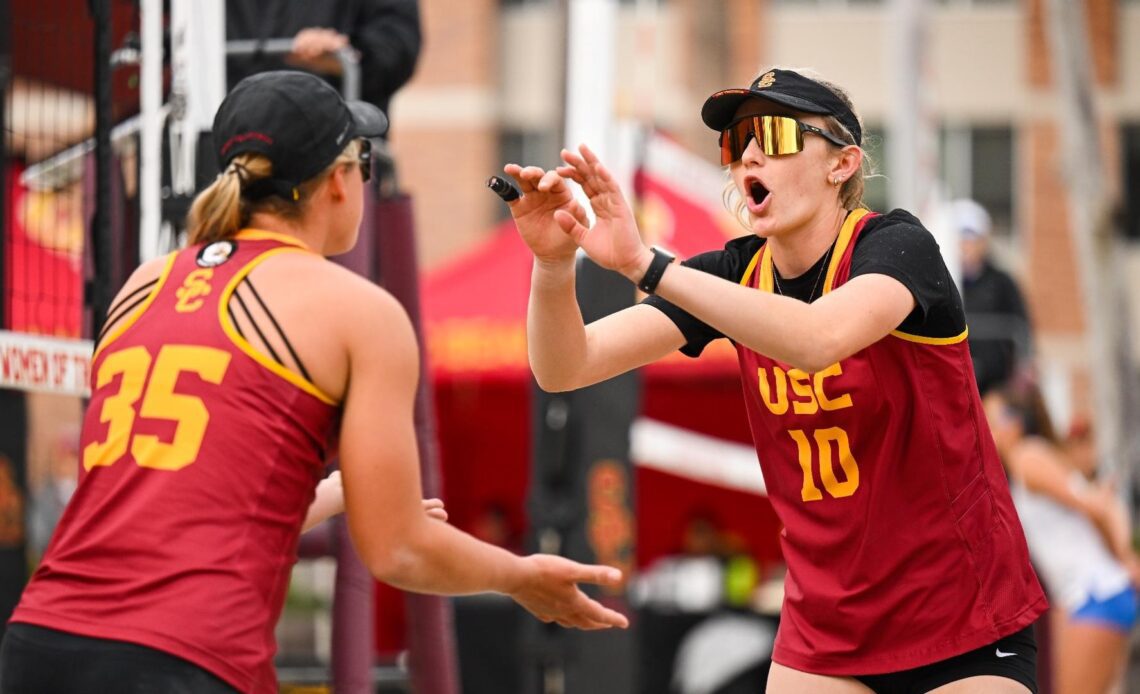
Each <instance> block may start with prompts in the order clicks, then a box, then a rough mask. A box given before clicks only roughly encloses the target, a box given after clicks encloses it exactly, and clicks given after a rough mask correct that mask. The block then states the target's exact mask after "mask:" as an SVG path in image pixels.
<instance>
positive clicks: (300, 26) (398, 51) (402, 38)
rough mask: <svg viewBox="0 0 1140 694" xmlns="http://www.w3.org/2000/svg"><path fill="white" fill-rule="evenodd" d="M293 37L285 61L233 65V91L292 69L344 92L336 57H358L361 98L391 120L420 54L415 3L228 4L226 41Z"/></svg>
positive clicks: (272, 58) (244, 0) (235, 61)
mask: <svg viewBox="0 0 1140 694" xmlns="http://www.w3.org/2000/svg"><path fill="white" fill-rule="evenodd" d="M290 37H292V38H293V52H292V53H290V54H289V55H287V56H278V55H255V56H250V57H241V58H239V57H233V58H230V59H229V61H228V70H227V72H228V75H227V77H228V81H229V84H231V85H232V84H236V83H237V82H238V81H239V80H241V79H242V78H243V77H247V76H249V75H252V74H254V73H256V72H264V71H266V70H280V69H283V68H294V69H301V70H308V71H309V72H314V73H316V74H319V75H321V76H323V77H325V78H326V79H328V80H329V81H330V82H332V83H333V85H334V86H336V87H337V88H338V89H339V88H340V84H339V77H340V73H341V66H340V63H339V62H337V60H336V59H335V57H333V55H332V53H333V52H335V51H336V50H338V49H340V48H343V47H344V46H352V47H353V48H355V49H356V50H357V51H359V53H360V97H359V98H360V99H362V100H364V101H369V102H372V103H373V104H376V105H377V106H379V107H380V110H382V111H384V113H385V114H387V113H388V102H389V100H390V99H391V98H392V95H393V94H395V93H396V90H397V89H399V88H400V87H401V86H403V85H404V83H405V82H407V81H408V79H409V78H410V77H411V76H412V72H413V70H414V69H415V66H416V59H417V58H418V57H419V53H420V41H421V37H420V13H419V5H418V2H417V0H321V1H320V2H310V1H309V0H279V1H278V2H273V3H266V2H263V1H262V0H226V38H227V39H230V40H235V39H277V38H290Z"/></svg>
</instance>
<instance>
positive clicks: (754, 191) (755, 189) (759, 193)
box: [748, 179, 768, 205]
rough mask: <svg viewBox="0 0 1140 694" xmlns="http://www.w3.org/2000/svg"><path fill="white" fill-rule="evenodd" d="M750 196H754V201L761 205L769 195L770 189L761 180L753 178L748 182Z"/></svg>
mask: <svg viewBox="0 0 1140 694" xmlns="http://www.w3.org/2000/svg"><path fill="white" fill-rule="evenodd" d="M748 197H750V198H752V202H753V203H755V204H757V205H759V204H761V203H762V202H764V200H765V199H766V198H767V197H768V189H767V188H765V187H764V185H763V184H762V183H760V181H758V180H756V179H752V181H750V182H749V184H748Z"/></svg>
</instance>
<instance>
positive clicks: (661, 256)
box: [637, 246, 674, 294]
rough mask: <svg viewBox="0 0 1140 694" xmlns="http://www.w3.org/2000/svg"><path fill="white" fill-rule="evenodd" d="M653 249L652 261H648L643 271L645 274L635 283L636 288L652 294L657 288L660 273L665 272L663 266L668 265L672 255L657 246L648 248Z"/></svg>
mask: <svg viewBox="0 0 1140 694" xmlns="http://www.w3.org/2000/svg"><path fill="white" fill-rule="evenodd" d="M650 250H652V251H653V261H652V262H650V263H649V269H648V270H646V271H645V276H644V277H642V278H641V281H640V282H638V283H637V288H638V289H640V290H641V291H643V292H645V293H646V294H652V293H653V291H654V290H655V289H657V283H658V282H660V281H661V277H662V275H664V274H665V268H667V267H669V263H671V262H673V257H674V256H673V255H672V254H671V253H668V252H667V251H663V250H661V249H660V248H658V247H657V246H653V247H652V248H650Z"/></svg>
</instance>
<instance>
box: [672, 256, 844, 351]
mask: <svg viewBox="0 0 1140 694" xmlns="http://www.w3.org/2000/svg"><path fill="white" fill-rule="evenodd" d="M656 293H657V294H658V295H659V296H661V298H663V299H667V300H668V301H670V302H671V303H673V304H675V305H676V306H678V307H680V308H683V309H685V310H686V311H688V312H689V313H691V314H693V315H694V316H696V317H697V318H700V319H701V320H702V321H704V322H705V323H708V324H709V325H711V326H712V327H714V328H716V329H717V330H719V331H720V332H721V333H723V334H725V335H727V336H728V337H730V338H732V339H733V340H735V341H736V342H737V343H739V344H742V345H745V346H746V347H748V348H750V349H752V350H753V351H756V352H759V353H761V354H765V355H767V356H769V357H772V358H773V359H777V360H779V361H782V362H785V363H788V364H791V365H792V366H796V367H799V368H801V369H803V370H804V371H807V372H809V373H811V372H814V371H817V370H819V369H822V368H826V367H827V366H829V365H831V364H832V363H833V362H834V361H835V360H836V357H835V356H834V355H836V354H839V350H838V349H837V346H836V345H835V344H833V342H834V335H835V333H834V331H832V330H824V329H822V326H821V325H820V324H819V321H818V320H816V315H815V314H816V313H817V312H816V311H813V310H812V307H811V305H809V304H806V303H804V302H802V301H797V300H795V299H791V298H788V297H783V296H777V295H775V294H771V293H767V292H758V291H756V290H754V289H750V288H748V287H743V286H741V285H738V284H734V283H732V282H727V281H725V280H723V279H721V278H719V277H716V276H713V275H710V274H708V273H705V272H701V271H700V270H694V269H692V268H688V267H684V266H682V265H678V264H673V265H671V266H669V269H668V270H666V271H665V275H664V277H662V279H661V282H660V283H659V284H658V285H657V292H656Z"/></svg>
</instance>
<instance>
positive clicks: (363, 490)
mask: <svg viewBox="0 0 1140 694" xmlns="http://www.w3.org/2000/svg"><path fill="white" fill-rule="evenodd" d="M344 310H346V311H350V312H352V311H359V312H360V315H359V316H358V317H359V318H362V320H352V321H348V322H346V323H345V324H346V325H349V326H351V328H350V329H348V330H347V332H346V340H347V342H348V348H349V358H350V362H351V363H350V369H351V374H352V380H351V383H350V385H349V388H348V392H347V395H346V398H345V404H344V417H343V423H342V429H341V443H340V465H341V471H342V473H343V476H344V489H345V505H346V509H347V514H348V525H349V530H350V533H351V535H352V538H353V542H354V544H355V545H356V547H357V550H358V552H359V554H360V556H361V558H362V559H363V561H364V562H365V565H366V566H368V568H369V570H370V571H371V572H372V573H373V575H375V576H376V577H377V578H379V579H380V580H383V581H385V582H388V583H391V584H392V585H395V586H397V587H400V588H403V589H406V590H413V591H417V592H425V593H439V594H446V595H461V594H467V593H475V592H482V591H496V592H502V593H506V594H508V595H510V596H511V597H513V598H514V599H515V600H517V601H518V602H519V603H520V604H522V605H523V606H524V607H526V608H527V609H528V610H530V611H531V612H532V613H534V614H535V615H536V616H538V617H539V618H540V619H543V620H545V621H557V622H559V623H560V624H563V625H567V626H577V627H582V628H605V627H608V626H625V625H626V620H625V618H624V617H623V616H622V615H620V614H618V613H616V612H614V611H612V610H608V609H606V608H604V607H602V606H601V605H600V604H598V603H597V602H594V601H593V600H590V599H589V598H588V597H587V596H586V595H585V594H584V593H583V592H582V591H581V590H580V589H579V588H578V586H577V583H578V582H580V581H589V582H595V583H603V584H607V585H613V584H616V583H617V582H618V581H619V580H620V572H618V571H617V570H616V569H612V568H609V567H602V566H586V565H581V564H577V563H575V562H571V561H569V560H567V559H563V558H561V557H553V556H546V555H533V556H531V557H525V558H524V557H518V556H516V555H514V554H512V553H510V552H507V551H506V550H503V549H500V548H498V547H495V546H493V545H490V544H487V543H484V542H480V541H479V540H476V539H475V538H473V537H471V536H470V535H467V534H466V533H463V532H461V531H459V530H458V529H456V528H454V527H452V526H450V525H447V524H445V523H438V522H434V521H432V520H431V519H430V518H428V516H427V515H426V514H425V513H424V511H423V508H422V507H421V502H420V494H421V491H420V479H419V464H418V454H417V451H416V442H415V431H414V427H413V400H414V397H415V390H416V383H417V379H418V374H419V364H418V353H417V351H416V345H415V337H414V334H413V332H412V329H411V324H410V322H409V321H408V319H407V316H406V315H405V314H404V312H403V309H402V308H401V307H400V306H399V305H398V304H397V303H396V302H395V300H394V299H392V298H391V297H390V296H388V295H387V294H382V293H379V292H378V293H377V294H376V295H375V296H372V297H360V299H359V300H356V301H354V302H352V304H350V305H347V306H346V307H345V308H344ZM365 316H366V317H367V318H366V319H363V318H364V317H365Z"/></svg>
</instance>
